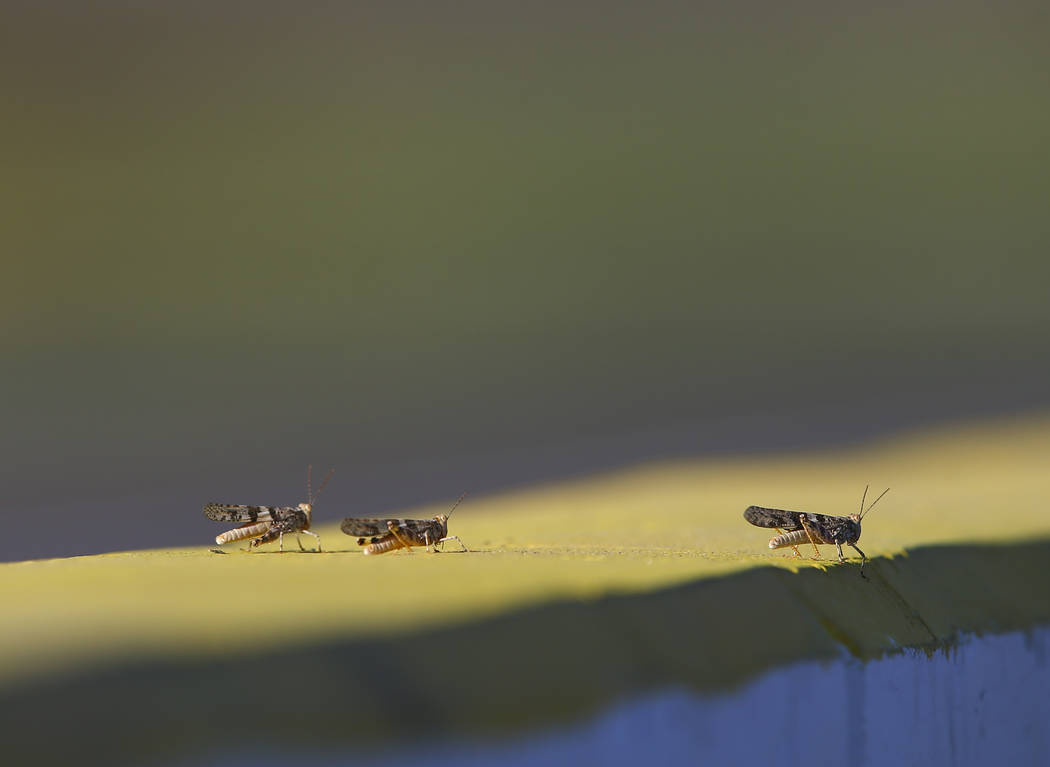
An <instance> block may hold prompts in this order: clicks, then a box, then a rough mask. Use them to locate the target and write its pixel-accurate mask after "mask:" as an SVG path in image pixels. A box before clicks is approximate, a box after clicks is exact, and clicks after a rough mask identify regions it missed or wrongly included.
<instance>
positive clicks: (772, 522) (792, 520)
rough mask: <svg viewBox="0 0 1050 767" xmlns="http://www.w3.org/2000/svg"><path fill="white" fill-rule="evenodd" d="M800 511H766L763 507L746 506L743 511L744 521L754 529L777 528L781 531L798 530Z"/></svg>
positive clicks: (799, 527)
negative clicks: (753, 526) (754, 527)
mask: <svg viewBox="0 0 1050 767" xmlns="http://www.w3.org/2000/svg"><path fill="white" fill-rule="evenodd" d="M801 516H802V512H800V511H787V510H786V509H767V508H765V507H764V506H748V507H747V509H745V510H744V519H746V520H747V521H748V522H750V523H751V524H752V525H755V526H756V527H779V528H781V529H783V530H799V529H801V527H802V522H801V521H799V519H800V517H801Z"/></svg>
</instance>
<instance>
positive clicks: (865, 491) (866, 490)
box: [860, 487, 890, 519]
mask: <svg viewBox="0 0 1050 767" xmlns="http://www.w3.org/2000/svg"><path fill="white" fill-rule="evenodd" d="M889 491H890V489H889V488H888V487H887V488H886V489H885V490H883V491H882V493H880V494H879V497H878V498H876V499H875V500H874V501H872V502H871V506H869V507H868V508H867V509H866V510H865V509H864V505H863V503H864V502H863V500H862V501H861V512H860V518H861V519H864V515H865V514H867V513H868V512H869V511H871V510H872V509H873V508H875V504H876V503H878V502H879V501H881V500H882V496H884V495H886V493H888V492H889ZM867 492H868V489H867V488H864V494H865V495H867Z"/></svg>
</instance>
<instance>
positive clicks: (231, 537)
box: [204, 466, 335, 554]
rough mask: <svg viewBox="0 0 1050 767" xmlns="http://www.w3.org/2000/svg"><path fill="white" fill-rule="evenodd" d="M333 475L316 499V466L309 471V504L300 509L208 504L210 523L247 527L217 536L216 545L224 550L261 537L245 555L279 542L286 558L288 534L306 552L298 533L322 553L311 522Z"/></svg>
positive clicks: (320, 489)
mask: <svg viewBox="0 0 1050 767" xmlns="http://www.w3.org/2000/svg"><path fill="white" fill-rule="evenodd" d="M334 473H335V469H332V471H330V472H328V476H326V477H325V478H324V480H323V481H322V482H321V486H320V487H319V488H317V495H316V496H315V495H314V493H313V489H312V482H311V475H312V474H313V466H309V467H307V469H306V499H307V500H306V503H300V504H299V505H298V506H244V505H240V504H230V503H209V504H207V505H206V506H205V507H204V516H206V517H207V518H208V519H213V520H215V521H216V522H243V523H244V524H242V525H241V526H240V527H235V528H233V529H232V530H227V531H226V532H225V533H222V534H221V535H217V536H216V537H215V542H216V543H217V544H219V545H220V546H221V545H223V544H224V543H231V542H233V541H243V540H244V539H245V538H253V537H255V536H259V537H258V538H255V540H254V541H252V542H251V543H250V544H249V545H248V548H247V549H245V551H251V550H252V549H254V548H257V547H258V546H261V545H262V544H264V543H269V542H270V541H273V540H278V541H280V546H281V548H280V550H281V553H282V554H283V553H284V536H285V533H295V540H296V543H298V544H299V550H300V551H306V549H304V548H303V543H302V541H300V540H299V533H306V534H307V535H312V536H313V537H314V538H316V539H317V551H320V550H321V538H320V536H319V535H317V533H312V532H310V522H311V517H312V514H313V510H314V502H315V501H316V500H317V498H318V496H320V495H321V491H322V490H324V486H325V485H327V484H328V480H329V479H331V477H332V474H334Z"/></svg>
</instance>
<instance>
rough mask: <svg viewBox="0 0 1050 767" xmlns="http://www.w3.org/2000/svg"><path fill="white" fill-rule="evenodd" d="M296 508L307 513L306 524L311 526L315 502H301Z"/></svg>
mask: <svg viewBox="0 0 1050 767" xmlns="http://www.w3.org/2000/svg"><path fill="white" fill-rule="evenodd" d="M296 508H298V509H299V511H301V512H302V513H303V514H305V515H306V524H307V526H309V525H310V522H311V521H312V517H311V515H312V514H313V511H314V506H313V504H312V503H300V504H299V505H298V506H297V507H296Z"/></svg>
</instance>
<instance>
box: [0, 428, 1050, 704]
mask: <svg viewBox="0 0 1050 767" xmlns="http://www.w3.org/2000/svg"><path fill="white" fill-rule="evenodd" d="M1048 468H1050V418H1048V417H1045V416H1040V417H1028V418H1023V419H1017V420H1012V421H1009V422H997V423H988V424H979V425H974V426H968V427H965V428H953V429H944V430H939V431H936V432H930V433H925V434H916V435H906V436H901V437H898V438H894V439H888V440H885V441H880V442H878V443H873V444H870V445H867V446H864V447H859V448H851V449H840V450H828V451H822V452H808V453H798V454H788V455H783V454H781V455H769V456H755V457H747V458H725V459H717V460H712V459H706V460H695V461H677V462H671V463H661V464H653V465H644V466H639V467H636V468H631V469H627V470H623V471H619V472H614V473H609V474H603V475H599V476H594V477H590V478H586V479H581V480H578V481H569V482H559V483H556V484H550V485H546V486H542V487H536V488H531V489H527V490H521V491H518V492H509V493H504V494H500V495H493V496H488V497H468V499H467V500H466V501H465V502H464V503H463V505H462V506H461V507H460V508H459V509H458V510H457V511H456V513H455V515H454V516H453V517H452V519H451V522H450V531H451V532H452V533H454V534H457V535H459V536H461V538H462V539H463V540H464V541H465V542H466V543H467V544H468V545H469V546H470V547H471V549H472V550H473V551H471V552H470V553H467V554H457V553H452V551H453V550H454V549H455V548H456V547H455V545H454V544H453V545H450V546H449V547H448V553H444V554H439V555H433V554H430V555H428V554H426V553H424V552H423V551H422V550H414V551H413V553H411V554H409V553H405V552H396V553H393V554H386V555H383V556H379V557H365V556H362V555H361V554H360V551H359V550H358V548H357V546H356V544H355V541H354V540H353V539H351V538H349V537H347V536H344V535H342V534H341V533H340V532H339V530H338V527H337V524H338V519H339V518H341V517H342V516H343V514H342V513H341V510H339V509H335V508H330V507H327V506H325V505H324V504H323V502H322V504H320V505H319V507H318V510H317V512H316V517H317V518H318V521H319V522H320V523H322V524H321V525H320V526H319V527H318V528H316V529H317V531H318V532H319V533H320V535H321V537H322V541H323V543H324V546H325V552H324V553H323V554H320V555H318V554H302V553H299V551H298V549H297V548H296V546H295V542H294V538H292V539H291V540H287V539H286V542H285V543H286V547H287V546H288V545H289V544H290V546H291V551H288V552H286V553H285V554H283V555H279V554H278V553H277V552H276V545H272V546H268V547H265V548H263V549H261V550H259V551H255V552H252V553H244V552H243V551H241V550H239V549H238V548H237V547H236V545H232V546H228V547H227V553H225V554H215V553H212V551H211V549H213V548H215V547H214V545H210V546H209V545H208V544H209V543H211V541H212V540H213V538H214V536H215V535H216V534H217V533H219V532H221V531H222V530H223V529H224V528H222V527H221V526H220V525H217V524H215V523H212V522H210V521H208V520H206V519H204V517H203V516H201V546H200V547H199V548H189V549H173V550H163V551H161V550H158V551H140V552H128V553H116V554H107V555H101V556H91V557H76V558H71V559H61V560H42V561H31V562H20V563H11V564H4V565H0V604H2V605H3V616H2V621H3V627H2V630H0V688H2V687H6V686H10V685H12V684H14V685H15V686H17V687H22V686H23V685H25V684H31V683H32V680H33V679H34V678H38V677H39V676H40V675H51V674H55V673H58V672H61V671H65V670H81V669H85V668H87V669H90V668H94V667H99V666H102V667H104V666H111V665H119V664H120V663H124V662H127V661H129V660H133V659H139V660H146V661H148V660H150V659H156V658H159V659H172V658H195V657H196V658H202V657H205V658H206V657H219V658H221V657H225V656H236V655H238V654H241V653H243V652H244V650H245V648H246V647H250V648H251V650H252V651H253V652H256V651H265V650H266V649H267V648H272V649H278V648H280V647H287V646H295V645H296V644H299V643H308V642H320V641H327V640H339V639H354V638H362V637H368V636H373V637H382V636H391V635H402V634H411V633H414V632H419V631H424V630H427V629H433V628H437V627H440V626H452V625H462V624H466V623H468V622H470V621H473V620H476V619H479V618H483V617H486V616H493V615H498V614H504V613H512V612H514V611H516V610H519V609H521V608H524V607H526V606H530V605H540V604H546V603H550V602H553V601H558V600H568V601H570V602H573V601H580V602H583V603H586V602H590V601H593V600H594V599H597V598H599V597H604V596H608V595H614V594H625V593H635V594H640V593H645V592H649V591H655V590H659V589H663V588H666V587H670V586H673V585H675V584H685V583H689V582H695V581H697V580H701V579H706V578H711V577H713V576H719V575H725V574H730V573H739V572H742V571H745V570H749V569H753V568H755V567H757V566H761V565H775V566H777V567H782V568H786V569H788V570H797V569H799V568H824V567H836V566H837V565H835V564H834V561H835V560H834V548H833V547H822V553H823V555H824V560H822V561H821V562H812V561H809V560H805V561H799V560H793V559H791V558H790V557H789V555H788V554H787V553H785V551H776V552H771V551H769V550H768V549H767V548H766V541H767V540H768V538H769V531H766V530H762V529H759V528H755V527H751V526H750V525H748V524H747V523H745V522H744V520H743V518H742V512H743V510H744V508H745V507H746V506H748V505H750V504H758V505H767V506H778V507H781V508H788V509H798V510H807V511H813V512H818V513H825V514H847V513H850V512H852V511H854V510H855V509H856V508H857V506H858V504H859V502H860V494H861V491H862V490H863V488H864V485H865V483H869V482H870V483H871V485H872V490H873V491H874V492H876V493H877V492H880V491H881V490H882V489H883V488H884V487H886V486H890V487H892V490H891V491H890V493H889V494H888V495H887V496H886V497H885V498H884V499H883V500H882V501H881V502H880V504H879V505H878V506H877V507H876V509H875V511H874V512H872V514H871V516H870V517H868V518H867V519H866V520H865V524H864V532H863V536H862V538H861V540H860V546H861V548H863V549H864V550H865V552H866V553H867V554H868V556H869V557H899V555H901V554H902V552H905V551H906V550H908V549H913V548H914V547H918V546H926V545H931V544H947V543H965V542H978V543H988V542H1015V541H1030V540H1033V539H1047V538H1050V509H1048V508H1047V503H1048V500H1050V478H1048V477H1050V471H1048ZM203 500H204V499H202V501H203ZM443 510H444V507H443V506H431V507H427V508H418V509H406V510H405V511H404V512H403V516H416V517H418V516H432V515H433V514H436V513H439V512H440V511H443ZM186 513H187V514H196V515H200V510H199V509H187V510H186ZM325 523H327V524H325ZM304 544H307V545H309V544H312V539H310V538H309V537H308V536H304ZM803 551H806V549H803ZM849 551H850V550H849V549H848V548H847V552H849ZM895 561H896V560H895ZM958 566H959V567H961V568H965V567H966V566H967V564H966V563H965V562H959V563H958ZM880 568H881V569H880ZM871 571H872V572H873V573H879V572H883V573H885V575H886V577H887V578H892V576H893V572H894V570H893V568H892V563H889V564H888V565H886V564H879V563H876V564H875V567H874V568H873V569H872V570H871ZM906 575H907V574H906V573H905V575H902V576H901V577H906ZM830 582H831V581H830V579H829V583H830ZM813 583H814V582H813V581H812V579H810V580H807V581H805V584H807V585H806V586H805V588H806V589H811V588H812V586H811V584H813ZM840 585H841V582H840ZM941 585H942V586H943V584H941ZM862 586H863V582H862V581H859V579H858V580H857V583H855V584H854V583H852V581H851V583H850V585H849V587H848V588H845V587H842V588H840V589H839V591H840V592H841V595H840V596H839V597H835V598H840V599H841V600H843V605H842V606H843V608H844V609H848V603H849V602H850V601H851V600H857V599H863V594H862V592H857V593H853V592H854V591H857V589H859V588H861V587H862ZM910 587H911V588H912V589H918V590H919V593H921V590H922V588H923V586H922V584H921V583H911V584H910ZM932 587H933V586H932V584H931V588H932ZM989 587H990V588H991V587H994V584H989ZM842 589H845V590H842ZM836 593H839V592H836ZM799 595H800V598H803V597H805V595H804V594H802V593H801V592H799ZM825 596H826V595H825ZM806 598H808V599H811V600H813V599H815V600H816V601H818V602H819V601H820V599H821V598H823V597H821V596H820V595H819V594H818V595H816V596H813V595H810V597H806ZM761 599H762V595H761V594H749V593H746V589H745V590H744V591H741V592H740V593H739V598H738V599H735V600H733V601H731V602H728V603H726V604H724V605H719V606H718V607H717V608H716V610H717V612H716V614H714V615H711V616H710V618H711V621H712V625H713V626H718V625H729V626H731V625H732V624H733V622H734V621H735V620H736V619H737V617H738V616H739V615H740V614H741V612H742V611H747V610H754V609H756V605H758V604H760V603H761ZM929 601H930V604H931V607H932V606H933V605H935V604H936V603H937V601H938V597H937V595H936V594H934V593H932V592H931V595H930V600H929ZM1018 609H1023V607H1019V608H1018ZM1021 617H1023V616H1021ZM942 618H943V620H944V624H945V625H946V626H950V625H951V623H952V618H951V616H950V615H946V616H942ZM857 630H858V631H860V632H861V633H863V629H857ZM854 639H855V640H856V637H854ZM857 641H860V640H857Z"/></svg>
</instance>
